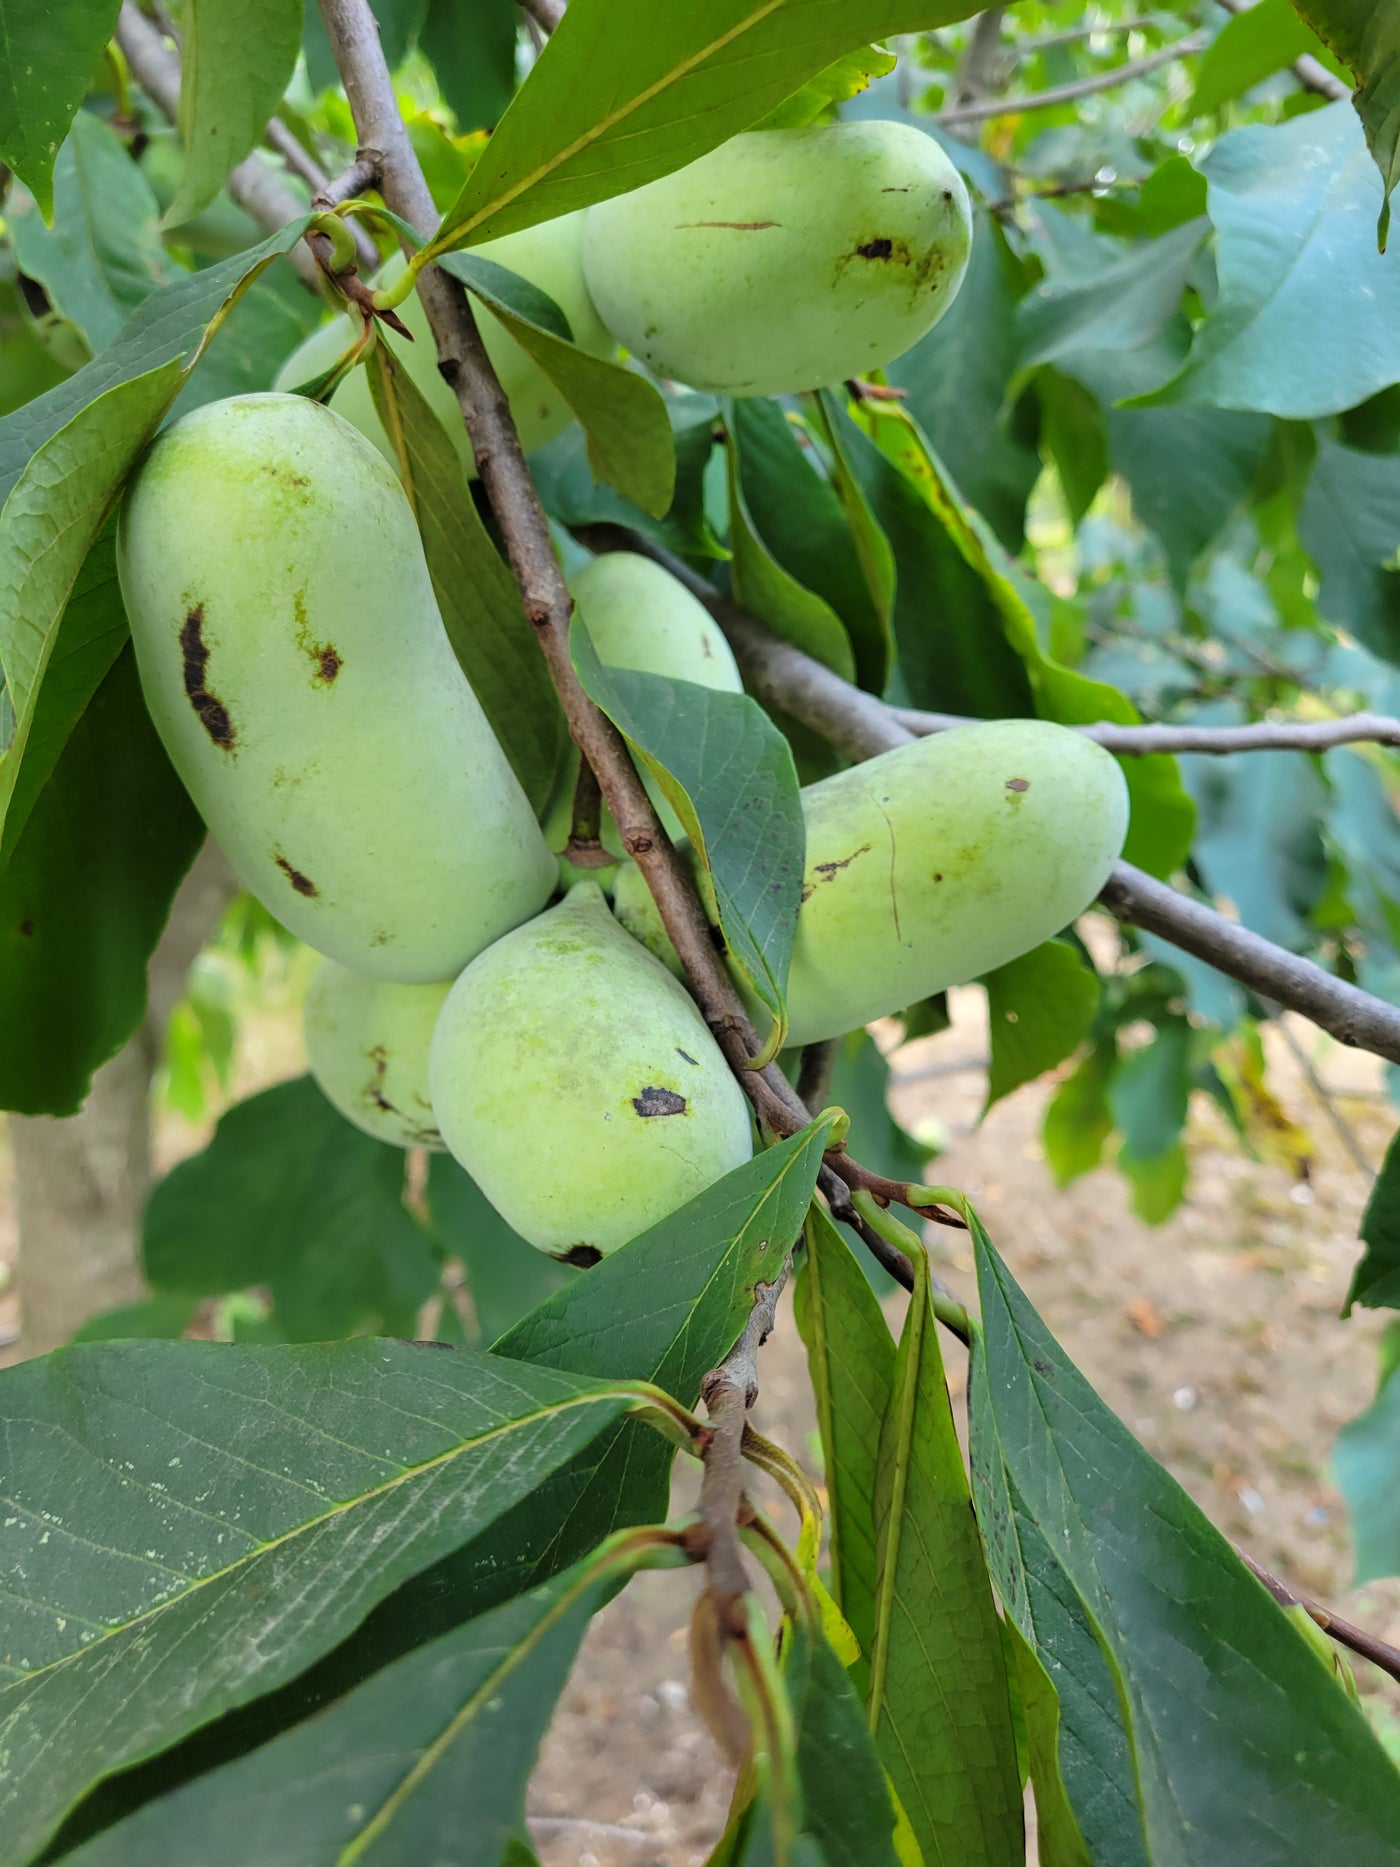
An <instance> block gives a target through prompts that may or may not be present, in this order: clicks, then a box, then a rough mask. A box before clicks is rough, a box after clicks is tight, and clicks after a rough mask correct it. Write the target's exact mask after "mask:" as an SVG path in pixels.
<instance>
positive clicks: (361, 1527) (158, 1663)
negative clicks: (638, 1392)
mask: <svg viewBox="0 0 1400 1867" xmlns="http://www.w3.org/2000/svg"><path fill="white" fill-rule="evenodd" d="M0 1396H2V1398H0V1410H3V1415H4V1418H5V1419H6V1420H7V1421H9V1422H10V1425H9V1427H8V1431H7V1447H6V1454H5V1473H6V1481H7V1482H6V1488H7V1497H8V1500H9V1502H8V1513H9V1514H10V1516H11V1517H12V1518H13V1521H10V1522H9V1523H8V1525H7V1528H6V1531H5V1536H6V1541H7V1545H8V1546H9V1547H10V1549H11V1550H12V1551H13V1553H14V1558H15V1559H16V1560H17V1561H18V1562H19V1563H20V1564H21V1566H22V1568H23V1571H24V1576H25V1601H24V1602H23V1603H22V1604H20V1605H18V1606H15V1607H12V1609H11V1610H10V1616H9V1620H8V1623H7V1638H6V1640H5V1645H4V1652H5V1666H4V1671H3V1675H0V1676H3V1677H4V1678H5V1681H6V1683H5V1684H4V1685H3V1686H0V1758H3V1762H0V1811H3V1814H4V1820H5V1837H6V1851H7V1853H8V1854H9V1856H10V1858H12V1859H13V1860H15V1861H16V1862H20V1861H25V1860H28V1859H29V1858H30V1856H31V1853H32V1851H33V1850H34V1849H35V1848H36V1847H37V1846H39V1845H40V1844H41V1843H42V1842H43V1841H44V1840H45V1839H46V1837H47V1836H48V1834H49V1833H50V1832H51V1831H52V1829H53V1826H54V1824H55V1823H56V1822H57V1821H58V1820H59V1819H60V1818H61V1817H62V1815H63V1814H64V1813H65V1811H66V1810H67V1809H68V1808H70V1807H71V1806H72V1805H73V1803H74V1802H75V1801H76V1800H77V1798H78V1797H79V1796H81V1795H82V1794H83V1793H84V1792H85V1791H86V1790H87V1789H88V1788H89V1787H90V1786H91V1785H92V1784H93V1783H94V1782H95V1781H97V1780H98V1779H99V1778H101V1777H102V1776H104V1775H106V1774H108V1773H109V1772H111V1771H113V1770H116V1769H118V1768H119V1767H121V1766H123V1765H126V1764H129V1763H132V1762H134V1761H136V1760H137V1759H139V1758H141V1757H143V1756H148V1755H150V1754H151V1753H152V1752H153V1751H154V1750H156V1749H159V1748H162V1747H164V1746H165V1745H168V1744H170V1743H172V1742H173V1741H174V1740H175V1739H177V1738H178V1737H180V1736H182V1735H183V1734H184V1733H186V1732H188V1731H190V1730H192V1729H194V1728H195V1727H196V1726H198V1725H199V1724H201V1723H203V1722H205V1721H207V1720H208V1719H210V1718H212V1717H214V1716H216V1715H217V1714H218V1713H220V1712H222V1711H225V1710H226V1709H227V1708H228V1707H230V1706H232V1705H236V1704H239V1703H241V1702H245V1701H246V1700H248V1699H249V1698H251V1697H254V1696H256V1695H257V1694H259V1693H263V1692H266V1691H268V1690H270V1689H271V1688H272V1687H274V1686H276V1685H278V1684H280V1683H282V1682H283V1681H285V1680H288V1679H290V1678H292V1677H294V1676H295V1675H296V1674H297V1673H298V1672H300V1671H301V1670H302V1669H303V1668H304V1667H305V1666H306V1665H307V1664H308V1663H309V1662H310V1661H312V1660H314V1659H315V1658H317V1657H318V1655H320V1654H322V1653H324V1652H325V1651H326V1650H327V1649H328V1648H330V1647H332V1646H333V1645H334V1644H335V1643H336V1641H337V1640H340V1639H342V1638H344V1636H345V1635H346V1634H348V1633H349V1632H350V1631H351V1630H352V1629H353V1628H354V1627H355V1626H356V1625H357V1624H358V1623H359V1622H360V1621H361V1620H362V1619H363V1617H364V1615H365V1614H366V1613H367V1612H368V1610H369V1609H370V1608H371V1607H372V1606H373V1605H374V1604H375V1602H376V1601H378V1600H381V1599H382V1598H383V1597H384V1595H386V1594H387V1593H388V1592H389V1591H390V1590H391V1589H392V1588H394V1587H395V1586H396V1585H397V1584H398V1583H400V1582H401V1581H403V1580H404V1579H405V1578H406V1577H407V1576H410V1575H414V1574H416V1573H418V1572H419V1571H421V1570H422V1569H423V1568H425V1567H426V1566H427V1565H428V1564H429V1563H432V1562H434V1561H436V1560H438V1559H439V1558H440V1557H442V1556H444V1555H445V1554H447V1553H448V1552H449V1551H451V1550H453V1549H455V1548H457V1547H458V1546H459V1545H460V1544H461V1543H463V1542H464V1541H465V1540H467V1539H468V1538H469V1537H471V1536H472V1535H473V1534H478V1533H480V1532H481V1531H482V1530H484V1529H485V1528H486V1527H487V1526H488V1525H489V1524H491V1523H493V1522H496V1521H498V1520H499V1518H500V1516H501V1514H502V1513H503V1512H504V1511H506V1510H508V1509H509V1508H510V1507H511V1506H512V1505H514V1504H516V1503H518V1502H519V1501H520V1500H521V1499H522V1498H524V1497H527V1496H528V1495H529V1494H530V1493H531V1492H532V1491H534V1490H535V1489H536V1488H537V1487H538V1486H540V1485H541V1484H543V1483H544V1482H545V1480H546V1479H548V1478H549V1476H550V1475H551V1474H552V1473H554V1472H556V1471H558V1470H559V1469H560V1467H561V1466H562V1465H563V1464H564V1463H566V1462H567V1460H568V1459H569V1458H570V1457H572V1456H573V1455H574V1454H575V1453H577V1452H580V1451H581V1450H582V1449H583V1448H584V1447H585V1446H587V1445H588V1444H589V1442H590V1441H591V1440H592V1439H594V1438H595V1437H596V1436H597V1435H598V1434H599V1433H600V1432H602V1431H603V1430H604V1429H605V1428H606V1427H607V1426H608V1425H609V1424H610V1423H612V1422H613V1421H615V1420H616V1419H617V1418H618V1417H619V1415H620V1414H621V1413H622V1412H623V1411H624V1410H625V1409H626V1408H627V1407H628V1405H629V1404H631V1403H630V1400H629V1397H628V1395H627V1393H626V1392H618V1391H617V1390H615V1389H611V1388H609V1387H607V1386H605V1385H603V1384H601V1383H597V1382H588V1381H583V1380H580V1379H579V1378H578V1377H573V1376H566V1375H560V1374H556V1373H554V1372H553V1371H551V1370H547V1369H544V1368H530V1367H526V1366H524V1365H523V1364H521V1363H518V1362H517V1363H510V1362H507V1361H504V1360H501V1359H498V1358H496V1357H494V1356H487V1355H480V1354H474V1353H473V1352H472V1351H470V1350H467V1349H459V1350H456V1351H451V1350H434V1349H431V1348H426V1347H416V1346H414V1345H412V1344H400V1343H394V1342H365V1341H359V1342H341V1343H333V1344H329V1345H324V1346H318V1347H314V1348H271V1349H259V1348H253V1347H243V1348H233V1347H227V1346H223V1345H219V1344H215V1343H207V1342H122V1343H94V1344H90V1345H83V1346H79V1347H75V1348H69V1349H63V1350H60V1351H59V1352H58V1353H57V1354H53V1355H49V1356H46V1357H44V1358H42V1359H41V1360H38V1361H31V1362H27V1363H24V1364H22V1365H21V1366H19V1367H17V1368H12V1369H9V1370H6V1371H5V1372H4V1373H3V1374H0ZM97 1525H100V1526H101V1535H100V1538H94V1537H93V1536H92V1534H91V1531H92V1529H93V1527H94V1526H97Z"/></svg>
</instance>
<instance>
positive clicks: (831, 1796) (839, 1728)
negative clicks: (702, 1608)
mask: <svg viewBox="0 0 1400 1867" xmlns="http://www.w3.org/2000/svg"><path fill="white" fill-rule="evenodd" d="M783 1684H784V1685H785V1687H786V1688H787V1695H788V1702H789V1704H790V1705H791V1707H792V1715H793V1722H794V1724H795V1725H796V1727H797V1746H796V1749H797V1756H796V1763H797V1781H798V1786H799V1788H800V1790H801V1794H802V1832H803V1835H804V1836H810V1837H811V1838H812V1840H813V1841H814V1842H815V1843H816V1845H817V1847H818V1848H819V1849H820V1850H821V1853H820V1855H819V1856H818V1857H817V1858H818V1859H819V1860H821V1861H825V1862H830V1863H833V1864H834V1863H835V1862H837V1861H839V1862H841V1863H842V1867H896V1862H897V1855H896V1852H895V1846H894V1839H893V1837H894V1827H895V1811H894V1807H893V1805H892V1803H891V1801H890V1792H889V1785H888V1784H887V1782H886V1781H885V1775H884V1771H883V1770H882V1769H881V1767H880V1760H879V1757H878V1756H877V1754H876V1750H875V1746H874V1744H873V1743H872V1742H871V1739H870V1732H869V1730H868V1728H867V1726H866V1722H865V1717H864V1712H863V1707H862V1705H861V1702H860V1700H859V1698H858V1697H857V1696H856V1692H855V1688H854V1686H853V1685H852V1683H851V1680H850V1678H849V1676H848V1674H847V1672H846V1669H845V1667H844V1666H842V1664H841V1662H840V1660H839V1659H838V1658H837V1657H836V1655H835V1653H833V1651H832V1650H831V1648H830V1646H829V1645H828V1644H827V1642H826V1641H825V1640H824V1639H823V1638H822V1636H821V1633H820V1632H819V1631H818V1630H817V1629H816V1628H808V1627H802V1626H794V1627H792V1628H791V1629H790V1630H789V1631H788V1634H787V1637H786V1638H785V1640H784V1645H783ZM794 1854H796V1851H795V1850H794Z"/></svg>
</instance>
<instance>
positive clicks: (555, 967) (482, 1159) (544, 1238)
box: [428, 882, 752, 1263]
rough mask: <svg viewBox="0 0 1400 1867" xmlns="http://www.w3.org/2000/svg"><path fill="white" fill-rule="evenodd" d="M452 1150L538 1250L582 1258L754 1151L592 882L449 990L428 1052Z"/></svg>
mask: <svg viewBox="0 0 1400 1867" xmlns="http://www.w3.org/2000/svg"><path fill="white" fill-rule="evenodd" d="M428 1075H429V1083H430V1086H431V1093H432V1103H433V1112H434V1114H435V1116H436V1118H437V1125H438V1127H439V1128H440V1129H441V1131H442V1136H443V1139H444V1140H445V1141H446V1143H447V1145H448V1147H449V1149H450V1150H451V1151H452V1153H453V1154H454V1155H455V1156H456V1158H457V1159H458V1160H459V1161H460V1162H461V1164H462V1165H463V1166H464V1167H465V1168H466V1170H467V1172H468V1173H469V1174H471V1176H472V1178H473V1179H474V1180H475V1181H476V1183H477V1184H478V1186H480V1188H481V1190H482V1191H483V1192H484V1193H485V1195H486V1197H487V1198H488V1199H489V1200H490V1201H491V1203H492V1205H493V1206H495V1208H496V1209H497V1211H498V1212H499V1213H500V1214H501V1216H502V1218H504V1219H505V1220H507V1221H508V1223H509V1224H510V1225H512V1226H513V1227H514V1228H515V1230H516V1231H517V1232H519V1233H520V1235H521V1237H522V1238H527V1239H528V1240H529V1241H530V1243H531V1244H532V1245H535V1246H537V1247H538V1248H539V1249H540V1250H541V1251H548V1252H550V1253H551V1254H552V1255H553V1256H555V1257H561V1258H567V1259H570V1261H572V1262H574V1263H592V1262H594V1261H595V1260H596V1258H597V1257H599V1256H603V1255H606V1254H607V1253H608V1252H610V1251H614V1250H616V1249H617V1247H618V1246H619V1245H623V1244H626V1242H627V1240H628V1239H629V1238H635V1237H636V1236H637V1234H638V1233H640V1232H644V1231H646V1230H647V1229H648V1228H649V1227H650V1226H652V1225H655V1224H656V1223H657V1222H658V1221H659V1220H661V1219H664V1218H665V1217H667V1215H668V1214H669V1213H672V1212H674V1211H675V1210H676V1209H677V1207H679V1206H683V1205H684V1204H685V1203H686V1201H687V1200H689V1199H693V1198H694V1197H695V1196H696V1195H697V1194H698V1193H702V1192H703V1191H704V1190H705V1188H706V1187H707V1186H710V1185H711V1184H712V1183H713V1182H714V1181H715V1180H718V1179H719V1178H720V1177H721V1176H722V1175H723V1174H726V1173H728V1172H729V1171H730V1169H731V1168H734V1167H738V1166H740V1165H741V1164H742V1163H743V1162H744V1161H746V1160H747V1159H748V1158H749V1156H750V1153H751V1152H752V1139H751V1133H750V1128H749V1115H748V1105H747V1103H746V1102H745V1100H744V1095H743V1091H742V1090H741V1089H740V1088H739V1085H738V1084H737V1083H736V1082H735V1080H734V1077H733V1075H732V1074H731V1073H730V1071H729V1069H728V1068H727V1066H726V1064H725V1061H724V1058H723V1057H722V1056H721V1054H720V1051H719V1047H718V1045H717V1044H716V1043H715V1041H714V1039H713V1038H712V1037H711V1035H710V1033H709V1031H708V1029H707V1028H706V1025H705V1022H704V1020H703V1018H702V1017H701V1016H700V1013H699V1012H698V1011H697V1010H696V1008H695V1004H694V1002H693V1001H692V999H691V998H690V996H689V994H688V993H687V992H686V991H685V990H684V988H683V987H681V986H680V985H678V984H677V983H676V981H675V980H674V979H673V978H672V977H671V976H670V974H669V973H668V972H667V971H666V969H665V968H664V967H663V966H661V965H659V964H658V962H657V961H656V960H654V959H653V958H652V957H651V955H650V954H649V953H647V952H646V951H645V950H644V949H643V948H642V947H640V946H639V945H638V944H637V942H636V941H635V940H633V939H632V938H631V937H630V936H629V935H628V934H626V933H624V932H623V930H622V928H621V927H619V926H618V924H617V922H616V921H615V920H614V919H613V917H612V915H611V914H610V913H609V911H608V905H607V902H606V901H605V900H604V899H603V894H602V891H601V890H600V889H599V887H598V886H597V884H596V883H595V882H582V883H580V884H579V886H578V887H576V888H574V889H572V890H571V891H570V892H569V894H568V895H566V896H565V898H564V900H563V901H562V902H561V903H560V904H559V906H558V907H556V908H551V909H550V911H549V912H548V913H547V914H541V915H540V916H539V917H538V918H537V919H535V920H533V921H530V922H529V923H528V924H527V925H526V926H524V927H517V928H516V930H515V932H514V933H509V934H507V935H506V936H505V938H504V939H503V940H498V941H497V942H496V944H495V945H494V946H492V947H489V948H488V949H487V951H486V952H485V953H483V954H482V955H481V956H480V958H479V959H476V960H474V961H473V962H472V964H471V965H470V966H468V968H467V970H466V971H465V972H464V973H463V974H462V976H461V978H460V979H459V980H458V981H457V983H456V984H455V985H454V986H453V988H452V990H451V991H450V992H449V993H448V995H447V1002H446V1003H445V1004H444V1006H443V1008H442V1015H441V1016H440V1017H439V1019H438V1023H437V1029H436V1031H435V1032H434V1033H433V1043H432V1051H431V1055H430V1058H429V1069H428Z"/></svg>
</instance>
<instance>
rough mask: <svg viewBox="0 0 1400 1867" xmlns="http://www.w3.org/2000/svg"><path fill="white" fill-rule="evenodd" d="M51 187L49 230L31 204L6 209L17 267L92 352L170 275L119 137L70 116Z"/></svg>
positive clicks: (95, 122)
mask: <svg viewBox="0 0 1400 1867" xmlns="http://www.w3.org/2000/svg"><path fill="white" fill-rule="evenodd" d="M53 181H54V201H53V226H52V228H51V229H49V228H46V227H45V226H44V221H43V217H42V216H41V214H40V212H39V207H38V203H37V202H36V201H34V200H33V199H32V197H30V198H26V197H25V196H23V195H21V196H20V197H19V198H18V199H13V200H11V201H9V202H8V203H7V204H6V211H5V219H6V222H7V224H8V226H9V231H10V238H11V240H12V241H13V242H14V251H15V261H16V263H17V265H18V267H19V269H20V271H21V272H23V273H24V275H25V277H26V278H30V279H35V280H37V281H38V283H39V284H40V285H42V286H43V288H44V290H45V292H46V293H47V294H48V296H49V300H50V302H51V303H52V304H53V305H54V307H55V309H56V310H58V311H60V312H61V313H62V314H63V316H64V317H65V318H67V319H68V320H69V322H70V323H72V324H75V325H76V326H77V327H78V329H79V330H80V331H81V332H82V334H83V336H84V338H85V339H86V340H87V347H88V349H89V350H90V351H92V352H94V353H95V352H97V351H99V350H105V349H106V347H107V345H108V344H110V343H111V342H112V341H113V340H114V339H115V337H116V335H117V333H118V331H119V330H120V329H121V327H122V325H123V324H124V323H125V322H126V320H127V318H128V317H129V316H130V315H131V313H132V312H133V311H134V310H135V309H136V307H137V306H138V305H139V304H140V303H141V302H142V300H143V299H145V298H147V297H149V296H150V294H151V293H152V292H153V291H154V290H155V289H156V287H157V286H158V285H164V284H166V283H167V282H168V281H169V279H170V278H171V277H172V276H173V272H174V268H173V267H172V266H171V264H170V262H169V260H168V259H167V257H166V254H165V249H164V248H163V247H162V245H161V243H160V234H159V231H158V228H157V222H158V220H159V218H160V209H159V207H158V206H157V205H156V198H155V196H154V195H153V194H152V193H151V188H150V184H149V182H148V181H147V180H146V178H145V176H144V175H143V174H142V173H141V170H140V169H139V168H138V167H137V165H136V164H135V163H134V162H133V161H132V159H131V157H130V156H129V155H128V154H127V152H126V147H125V145H124V144H123V143H122V141H121V138H120V137H119V136H118V135H117V134H116V132H115V131H114V130H113V129H112V128H111V127H110V126H109V125H108V124H106V123H104V122H103V121H102V119H101V118H100V117H95V116H94V115H93V114H92V112H91V111H89V110H80V111H79V112H78V114H77V116H76V117H75V118H74V119H73V128H72V129H71V130H70V131H69V133H68V139H67V141H66V142H65V143H64V145H63V147H62V149H61V150H60V151H59V155H58V163H57V165H56V167H55V169H54V178H53Z"/></svg>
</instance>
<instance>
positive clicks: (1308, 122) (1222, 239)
mask: <svg viewBox="0 0 1400 1867" xmlns="http://www.w3.org/2000/svg"><path fill="white" fill-rule="evenodd" d="M1203 166H1204V168H1205V173H1206V179H1207V181H1208V183H1209V185H1210V194H1209V203H1210V217H1211V220H1212V221H1213V222H1214V224H1215V231H1216V266H1217V269H1218V271H1219V275H1220V296H1219V298H1218V299H1217V301H1216V303H1215V305H1214V307H1213V308H1212V311H1211V314H1210V316H1209V317H1208V318H1207V319H1206V321H1205V323H1204V324H1203V325H1202V326H1201V328H1200V330H1199V332H1198V333H1197V335H1196V339H1195V342H1194V343H1193V345H1192V349H1191V355H1190V358H1189V359H1188V361H1187V364H1186V367H1185V369H1184V370H1183V371H1182V372H1181V374H1180V375H1179V376H1177V377H1176V378H1174V379H1173V380H1172V381H1171V382H1170V383H1169V384H1167V385H1166V387H1165V388H1163V389H1162V390H1161V392H1160V394H1158V395H1156V396H1155V397H1153V400H1154V401H1157V402H1163V403H1166V402H1192V403H1198V404H1204V405H1207V406H1211V407H1217V408H1251V409H1261V410H1263V411H1264V412H1265V413H1266V414H1271V415H1285V416H1290V417H1293V418H1295V419H1299V420H1307V419H1309V418H1311V417H1314V416H1319V415H1330V414H1335V413H1336V412H1337V411H1338V410H1339V409H1344V408H1352V407H1354V406H1355V405H1356V404H1357V403H1358V402H1361V401H1364V400H1365V398H1366V397H1367V396H1369V395H1373V394H1374V393H1375V392H1376V391H1377V390H1378V389H1383V388H1385V387H1387V386H1388V385H1389V384H1390V383H1392V382H1394V381H1395V380H1396V379H1397V377H1400V272H1397V271H1396V269H1395V267H1394V266H1392V265H1388V264H1387V263H1386V260H1385V258H1384V257H1383V256H1382V255H1380V254H1378V253H1377V252H1376V245H1375V239H1374V237H1373V233H1372V228H1373V226H1374V222H1375V216H1376V215H1377V214H1378V213H1379V211H1380V208H1381V201H1382V189H1381V183H1380V179H1379V177H1378V176H1377V174H1376V170H1375V165H1374V163H1373V162H1372V160H1371V157H1370V155H1369V154H1368V152H1367V149H1366V143H1365V139H1364V137H1363V135H1362V132H1361V125H1360V123H1359V122H1358V121H1357V117H1356V113H1355V111H1354V110H1353V109H1352V107H1351V105H1350V104H1349V103H1336V104H1328V105H1327V106H1326V107H1325V108H1323V109H1321V110H1313V111H1308V112H1306V113H1305V114H1304V115H1302V116H1299V117H1295V118H1293V120H1292V121H1291V122H1288V123H1278V124H1263V123H1256V124H1250V125H1248V126H1246V127H1245V128H1243V129H1238V130H1231V131H1229V132H1228V134H1227V135H1225V136H1222V137H1221V139H1220V141H1219V142H1218V143H1217V144H1216V145H1215V147H1214V148H1213V149H1212V150H1211V153H1210V154H1209V156H1208V157H1207V158H1206V160H1205V163H1204V165H1203ZM1321 329H1327V330H1329V331H1331V332H1332V334H1333V335H1332V341H1330V342H1329V343H1327V344H1325V345H1319V344H1318V343H1317V341H1316V335H1317V332H1318V331H1319V330H1321Z"/></svg>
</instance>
